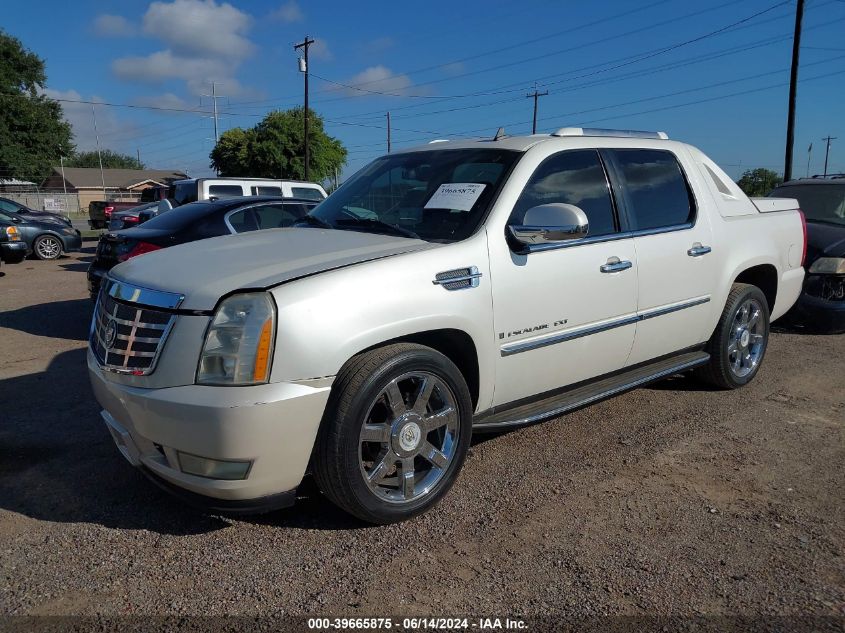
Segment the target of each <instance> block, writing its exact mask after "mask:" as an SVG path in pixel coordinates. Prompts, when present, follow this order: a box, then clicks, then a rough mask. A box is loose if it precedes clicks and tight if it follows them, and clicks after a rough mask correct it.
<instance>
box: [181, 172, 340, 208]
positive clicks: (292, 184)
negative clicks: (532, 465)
mask: <svg viewBox="0 0 845 633" xmlns="http://www.w3.org/2000/svg"><path fill="white" fill-rule="evenodd" d="M236 196H283V197H285V198H302V199H305V200H316V201H322V200H324V199H325V198H326V197H327V194H326V190H325V189H323V188H322V187H321V186H320V185H318V184H317V183H314V182H303V181H299V180H271V179H266V178H189V179H187V180H175V181H173V183H171V185H170V187H169V188H168V191H167V198H168V199H169V200H170V201H171V203H172V204H173V206H177V205H183V204H188V203H189V202H196V201H198V200H216V199H219V198H233V197H236Z"/></svg>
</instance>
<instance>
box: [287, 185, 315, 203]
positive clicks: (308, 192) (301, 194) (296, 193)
mask: <svg viewBox="0 0 845 633" xmlns="http://www.w3.org/2000/svg"><path fill="white" fill-rule="evenodd" d="M290 191H291V193H292V194H293V197H294V198H302V199H303V200H323V194H322V193H320V190H319V189H314V188H313V187H291V189H290Z"/></svg>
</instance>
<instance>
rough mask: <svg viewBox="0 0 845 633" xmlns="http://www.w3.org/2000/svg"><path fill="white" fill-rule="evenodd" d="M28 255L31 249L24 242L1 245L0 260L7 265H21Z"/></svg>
mask: <svg viewBox="0 0 845 633" xmlns="http://www.w3.org/2000/svg"><path fill="white" fill-rule="evenodd" d="M28 254H29V247H28V246H27V243H26V242H24V241H20V242H3V243H2V244H0V259H2V260H3V261H4V262H6V263H7V264H20V263H21V262H22V261H23V260H25V259H26V256H27V255H28Z"/></svg>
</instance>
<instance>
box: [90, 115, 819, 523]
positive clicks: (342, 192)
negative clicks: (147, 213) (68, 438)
mask: <svg viewBox="0 0 845 633" xmlns="http://www.w3.org/2000/svg"><path fill="white" fill-rule="evenodd" d="M170 213H176V211H174V212H169V213H168V214H165V215H163V216H162V217H161V219H162V220H169V219H170V218H168V215H170ZM154 222H156V220H151V221H150V222H149V223H148V224H152V223H154ZM132 231H141V229H140V228H139V229H130V231H127V233H131V232H132ZM803 249H804V231H803V229H802V219H801V214H800V213H799V212H798V210H797V203H796V201H795V200H780V199H775V198H764V199H760V200H755V201H752V200H750V199H749V198H747V197H746V196H745V195H744V194H743V193H742V191H741V190H740V189H739V188H738V187H737V185H736V184H735V183H733V182H732V181H731V179H730V178H729V177H728V176H727V175H726V174H725V173H724V172H723V171H722V170H721V169H720V168H719V167H718V166H717V165H716V164H715V163H713V162H712V161H711V160H710V159H709V158H708V157H707V156H705V155H704V154H703V153H702V152H701V151H699V150H698V149H696V148H694V147H691V146H689V145H686V144H684V143H679V142H674V141H670V140H666V136H665V134H662V133H659V134H658V133H639V132H614V131H604V130H582V129H580V128H565V129H562V130H559V131H558V132H556V133H554V134H552V135H549V136H544V137H541V136H538V135H534V136H527V137H503V136H501V135H500V134H497V135H496V138H495V139H492V140H482V141H478V140H460V141H447V142H439V143H436V144H430V145H426V146H424V147H421V148H418V149H415V150H408V151H402V152H398V153H392V154H388V155H386V156H384V157H382V158H379V159H377V160H376V161H375V162H373V163H371V164H370V165H369V166H367V167H365V168H364V169H362V170H361V171H360V172H358V174H357V175H355V176H354V177H353V178H351V179H350V180H349V181H347V182H346V183H345V184H344V185H343V186H341V187H340V188H339V189H338V190H337V191H336V192H334V193H333V194H332V195H331V196H330V197H329V198H328V199H327V200H325V201H324V202H323V203H321V204H320V205H319V206H318V207H317V208H316V209H315V210H314V211H312V212H311V213H310V214H309V215H307V216H305V217H304V218H302V219H301V220H300V221H299V222H297V224H296V225H295V226H294V227H292V228H288V229H281V230H275V231H261V232H254V233H250V234H248V235H238V236H228V237H217V238H213V239H210V240H204V241H202V242H195V243H191V244H183V245H182V246H179V247H177V248H172V249H166V250H162V251H157V252H155V253H150V254H149V255H145V256H144V257H138V258H133V259H130V260H128V261H126V262H124V263H123V264H121V265H119V266H117V267H115V268H114V269H113V270H111V271H110V272H109V274H108V278H107V281H106V283H105V286H104V288H103V292H102V293H101V294H100V298H99V301H98V304H97V307H96V312H95V318H94V323H93V328H92V334H91V339H90V345H89V352H88V367H89V372H90V377H91V382H92V385H93V390H94V393H95V395H96V398H97V400H98V401H99V403H100V404H101V405H102V408H103V412H102V416H103V419H104V421H105V423H106V425H107V426H108V428H109V430H110V432H111V434H112V437H113V438H114V440H115V442H116V443H117V446H118V448H119V449H120V452H121V453H122V454H123V455H124V457H126V458H127V459H128V460H129V462H130V463H131V464H133V465H135V466H138V467H139V468H141V469H142V470H143V471H144V472H145V473H147V474H148V475H149V476H150V477H152V478H153V479H154V480H156V481H157V482H159V483H160V484H162V485H163V486H164V487H166V488H168V489H170V490H171V491H174V492H177V493H179V494H184V495H185V496H187V497H190V498H191V499H193V500H199V499H201V500H203V503H205V504H207V505H208V506H209V507H212V508H217V509H222V508H227V507H228V508H234V509H236V510H240V511H260V510H267V509H270V508H274V507H280V506H285V505H290V504H291V503H293V501H294V498H295V496H294V491H295V489H296V487H297V486H298V485H299V483H300V481H301V480H302V478H303V475H304V473H305V472H306V469H310V470H312V471H313V474H314V476H315V479H316V482H317V484H318V486H319V487H320V489H321V490H322V492H323V493H324V494H325V495H326V496H327V497H328V498H329V499H331V500H332V501H333V502H334V503H336V504H337V505H338V506H340V507H341V508H343V509H344V510H346V511H348V512H350V513H352V514H353V515H355V516H357V517H359V518H360V519H362V520H364V521H368V522H373V523H389V522H393V521H399V520H403V519H407V518H409V517H412V516H414V515H417V514H420V513H421V512H424V511H425V510H427V509H428V508H430V507H431V506H432V505H434V504H435V503H436V502H437V501H438V500H439V499H441V498H442V497H443V495H444V494H446V492H447V490H448V489H449V487H450V486H451V485H452V484H453V482H454V481H455V479H456V477H457V476H458V472H459V471H460V469H461V466H462V464H463V461H464V458H465V457H466V454H467V449H468V448H469V445H470V439H471V436H472V434H473V432H475V431H492V430H501V429H507V428H511V427H515V426H519V425H524V424H530V423H533V422H538V421H540V420H544V419H547V418H552V417H556V416H559V415H560V414H562V413H564V412H566V411H569V410H571V409H573V408H575V407H579V406H583V405H585V404H588V403H591V402H594V401H596V400H598V399H600V398H605V397H608V396H611V395H614V394H617V393H619V392H621V391H624V390H626V389H630V388H633V387H636V386H639V385H642V384H644V383H646V382H648V381H652V380H656V379H659V378H663V377H666V376H669V375H672V374H676V373H678V372H683V371H687V370H692V369H696V370H697V371H698V374H699V376H700V377H701V378H702V379H705V380H707V381H709V382H710V383H712V384H714V385H716V386H717V387H719V388H724V389H735V388H739V387H742V386H743V385H745V384H747V383H748V382H750V381H751V380H752V379H753V378H754V377H755V376H756V375H757V373H758V371H759V370H760V366H761V363H762V362H763V359H764V355H765V353H766V347H767V343H768V337H769V323H770V321H771V320H774V319H777V318H778V317H780V316H781V315H782V314H783V313H784V312H786V310H787V309H789V308H790V307H791V306H792V304H793V303H794V302H795V300H796V298H797V297H798V295H799V293H800V291H801V284H802V282H803V279H804V270H803V268H802V267H801V264H802V262H801V253H802V251H803ZM138 335H140V336H141V337H143V338H139V337H138ZM136 341H137V342H136ZM658 414H659V412H658Z"/></svg>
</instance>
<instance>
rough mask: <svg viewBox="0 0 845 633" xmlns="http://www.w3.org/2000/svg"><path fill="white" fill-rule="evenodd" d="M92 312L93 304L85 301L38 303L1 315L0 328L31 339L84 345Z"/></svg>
mask: <svg viewBox="0 0 845 633" xmlns="http://www.w3.org/2000/svg"><path fill="white" fill-rule="evenodd" d="M93 311H94V303H93V302H92V301H90V300H89V299H68V300H67V301H53V302H51V303H40V304H37V305H32V306H26V307H25V308H19V309H17V310H9V311H7V312H3V313H1V314H0V327H4V328H9V329H11V330H19V331H21V332H26V333H27V334H34V335H35V336H47V337H50V338H63V339H71V340H75V341H85V340H87V339H88V328H89V327H90V325H91V314H92V313H93Z"/></svg>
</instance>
